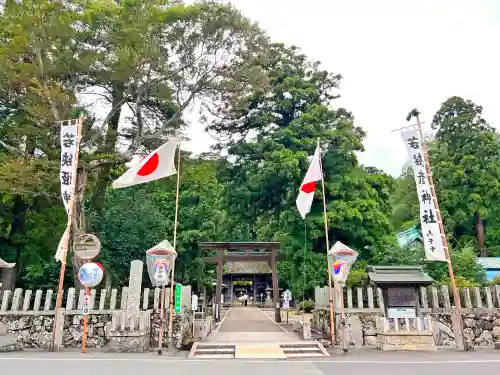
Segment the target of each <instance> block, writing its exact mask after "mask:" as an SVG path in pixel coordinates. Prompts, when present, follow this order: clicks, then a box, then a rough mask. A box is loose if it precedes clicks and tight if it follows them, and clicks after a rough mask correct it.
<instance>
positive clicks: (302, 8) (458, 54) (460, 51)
mask: <svg viewBox="0 0 500 375" xmlns="http://www.w3.org/2000/svg"><path fill="white" fill-rule="evenodd" d="M231 3H232V4H233V5H235V6H236V7H238V8H239V9H240V10H241V11H242V12H243V13H244V14H245V15H247V16H248V17H250V18H251V19H253V20H255V21H257V22H259V24H260V25H261V27H263V28H264V29H266V30H267V32H268V33H269V35H270V36H271V37H272V38H273V40H274V41H282V42H285V43H287V44H295V45H297V46H299V47H301V48H302V50H303V51H304V52H305V53H306V54H307V55H309V56H310V57H311V58H314V59H317V60H320V61H321V62H322V63H323V66H324V68H326V69H328V70H330V71H332V72H334V73H340V74H342V75H343V76H344V79H343V81H342V83H341V90H340V92H341V95H342V98H341V99H339V100H338V101H337V103H338V105H339V106H344V107H346V108H347V109H349V110H351V111H352V112H353V114H354V116H355V117H356V120H357V123H358V124H359V125H361V126H362V127H363V128H364V129H365V131H367V133H368V137H367V139H366V141H365V147H366V152H365V153H363V154H362V155H361V157H360V160H361V162H362V163H364V164H367V165H373V166H376V167H378V168H382V169H384V170H386V171H387V172H390V173H392V174H398V173H399V172H400V170H401V167H402V165H403V163H404V161H405V159H406V156H405V149H404V145H403V143H402V141H401V139H400V136H399V134H398V133H391V130H392V129H395V128H399V127H401V126H405V125H406V124H407V123H406V121H405V117H406V115H407V113H408V112H409V110H410V109H412V108H418V109H419V110H420V111H421V113H422V119H423V121H427V122H428V123H429V122H430V121H431V120H432V116H433V114H434V113H435V112H436V110H437V109H438V108H439V106H440V104H441V103H442V102H443V101H444V100H446V99H447V98H448V97H450V96H452V95H459V96H463V97H465V98H467V99H471V100H473V101H474V102H476V103H477V104H480V105H482V106H483V107H484V115H485V117H486V119H487V120H488V121H489V122H490V123H491V124H492V125H493V126H499V124H500V106H498V105H496V102H497V94H496V89H497V88H498V87H500V69H499V68H498V67H500V54H499V53H498V52H497V51H498V40H499V37H500V3H499V2H498V0H419V1H415V2H410V1H401V0H377V1H374V0H350V1H345V0H309V1H307V2H302V1H299V0H233V1H231ZM190 117H191V116H190ZM202 129H203V126H202V125H201V124H199V123H198V122H197V121H193V123H192V125H191V127H190V129H189V132H188V135H189V136H190V137H191V139H192V141H191V142H190V144H189V146H188V148H189V149H190V150H192V151H194V152H202V151H206V150H208V148H209V144H210V143H213V140H212V139H211V137H210V136H209V135H208V134H206V133H202Z"/></svg>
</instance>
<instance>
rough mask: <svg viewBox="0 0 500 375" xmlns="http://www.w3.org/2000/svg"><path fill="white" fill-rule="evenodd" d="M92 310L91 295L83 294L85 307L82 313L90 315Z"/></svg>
mask: <svg viewBox="0 0 500 375" xmlns="http://www.w3.org/2000/svg"><path fill="white" fill-rule="evenodd" d="M89 312H90V296H89V295H88V294H86V295H85V296H83V309H82V315H83V316H87V315H89Z"/></svg>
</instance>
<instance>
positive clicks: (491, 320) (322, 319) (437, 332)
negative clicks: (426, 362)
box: [312, 309, 500, 349]
mask: <svg viewBox="0 0 500 375" xmlns="http://www.w3.org/2000/svg"><path fill="white" fill-rule="evenodd" d="M439 310H441V311H432V312H431V313H429V314H428V315H430V316H431V324H432V331H433V335H434V342H435V344H436V346H440V347H451V348H454V347H456V342H455V335H454V334H453V330H452V324H451V314H450V312H447V311H445V310H444V309H439ZM462 311H463V313H462V319H463V322H464V337H465V340H466V342H467V346H468V347H469V348H472V347H475V346H485V347H487V346H490V347H491V346H494V347H495V348H497V349H500V309H463V310H462ZM425 315H427V314H425ZM346 316H347V318H348V319H349V318H352V317H353V316H356V317H357V318H358V319H359V322H360V323H359V325H358V326H357V327H356V326H353V325H351V330H352V336H353V337H354V336H356V335H358V337H360V338H361V337H362V341H363V343H362V345H368V346H375V345H376V344H377V328H376V320H377V317H378V316H380V314H377V313H362V312H359V313H347V314H346ZM337 318H338V317H337ZM312 328H313V330H315V331H317V332H321V333H323V334H324V335H325V337H328V335H329V332H330V313H329V311H328V310H324V309H317V310H314V312H313V319H312ZM358 341H359V340H358Z"/></svg>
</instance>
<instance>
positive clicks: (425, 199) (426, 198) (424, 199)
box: [420, 190, 432, 204]
mask: <svg viewBox="0 0 500 375" xmlns="http://www.w3.org/2000/svg"><path fill="white" fill-rule="evenodd" d="M420 198H421V199H422V204H426V203H431V201H432V196H431V195H430V194H429V191H427V190H422V195H421V196H420Z"/></svg>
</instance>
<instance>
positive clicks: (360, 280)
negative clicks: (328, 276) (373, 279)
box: [346, 269, 369, 288]
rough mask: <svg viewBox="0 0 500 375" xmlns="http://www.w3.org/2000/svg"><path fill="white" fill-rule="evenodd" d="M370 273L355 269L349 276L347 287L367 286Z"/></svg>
mask: <svg viewBox="0 0 500 375" xmlns="http://www.w3.org/2000/svg"><path fill="white" fill-rule="evenodd" d="M368 282H369V280H368V273H367V272H366V270H364V269H354V270H351V271H350V272H349V276H347V281H346V284H347V287H348V288H352V287H358V286H360V287H361V286H367V285H368Z"/></svg>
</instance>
